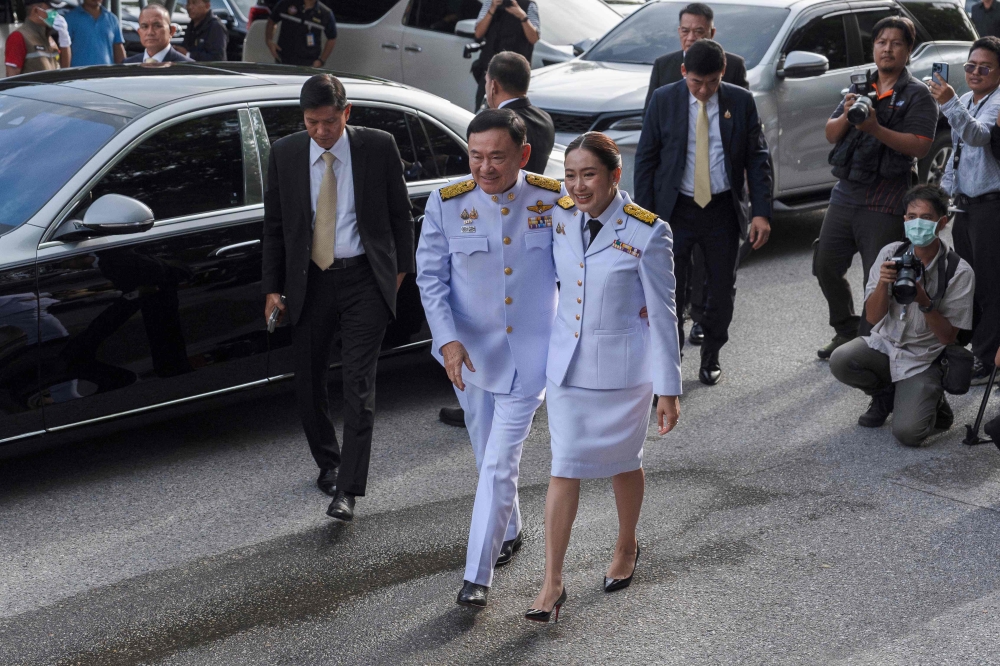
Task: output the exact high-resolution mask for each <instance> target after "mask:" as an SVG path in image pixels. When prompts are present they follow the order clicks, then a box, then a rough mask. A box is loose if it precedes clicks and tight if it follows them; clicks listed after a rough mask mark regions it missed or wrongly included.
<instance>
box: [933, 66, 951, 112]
mask: <svg viewBox="0 0 1000 666" xmlns="http://www.w3.org/2000/svg"><path fill="white" fill-rule="evenodd" d="M927 87H928V88H930V89H931V97H933V98H934V99H935V100H937V103H938V104H941V105H942V106H943V105H944V104H946V103H947V102H948V101H949V100H950V99H951V98H952V97H954V96H955V89H954V88H952V87H951V86H950V85H948V82H947V81H945V80H944V79H942V78H941V75H940V74H935V75H934V78H932V79H931V82H930V83H928V84H927Z"/></svg>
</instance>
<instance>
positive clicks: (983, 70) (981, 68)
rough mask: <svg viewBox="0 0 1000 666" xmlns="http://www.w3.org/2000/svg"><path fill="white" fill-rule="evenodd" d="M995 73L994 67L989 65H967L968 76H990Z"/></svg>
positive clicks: (970, 63)
mask: <svg viewBox="0 0 1000 666" xmlns="http://www.w3.org/2000/svg"><path fill="white" fill-rule="evenodd" d="M992 71H993V68H992V67H988V66H987V65H977V64H976V63H974V62H967V63H965V73H966V74H979V76H989V75H990V72H992Z"/></svg>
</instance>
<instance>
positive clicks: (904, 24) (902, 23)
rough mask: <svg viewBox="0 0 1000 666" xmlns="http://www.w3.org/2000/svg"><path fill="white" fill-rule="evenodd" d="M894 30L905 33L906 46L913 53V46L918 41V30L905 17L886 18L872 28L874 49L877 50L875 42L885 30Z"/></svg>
mask: <svg viewBox="0 0 1000 666" xmlns="http://www.w3.org/2000/svg"><path fill="white" fill-rule="evenodd" d="M893 28H895V29H896V30H899V31H900V32H901V33H903V39H905V40H906V46H907V48H909V49H910V50H911V51H912V50H913V44H914V43H915V42H916V41H917V29H916V28H915V27H914V26H913V21H911V20H910V19H908V18H906V17H905V16H886V17H885V18H884V19H882V20H881V21H879V22H878V23H876V24H875V26H874V27H873V28H872V48H875V42H876V41H878V38H879V35H881V34H882V31H883V30H891V29H893Z"/></svg>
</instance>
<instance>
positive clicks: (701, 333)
mask: <svg viewBox="0 0 1000 666" xmlns="http://www.w3.org/2000/svg"><path fill="white" fill-rule="evenodd" d="M704 341H705V329H703V328H702V327H701V324H698V323H695V325H694V326H692V327H691V335H689V336H688V342H690V343H691V344H693V345H695V346H698V345H700V344H701V343H703V342H704Z"/></svg>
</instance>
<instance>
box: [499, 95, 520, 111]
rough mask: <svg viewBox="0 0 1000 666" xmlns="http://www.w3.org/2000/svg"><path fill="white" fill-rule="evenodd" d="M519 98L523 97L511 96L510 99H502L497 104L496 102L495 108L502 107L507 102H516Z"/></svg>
mask: <svg viewBox="0 0 1000 666" xmlns="http://www.w3.org/2000/svg"><path fill="white" fill-rule="evenodd" d="M519 99H524V98H523V97H511V98H510V99H505V100H504V101H502V102H500V103H499V104H497V108H498V109H502V108H503V107H505V106H507V105H508V104H511V103H512V102H516V101H517V100H519Z"/></svg>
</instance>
